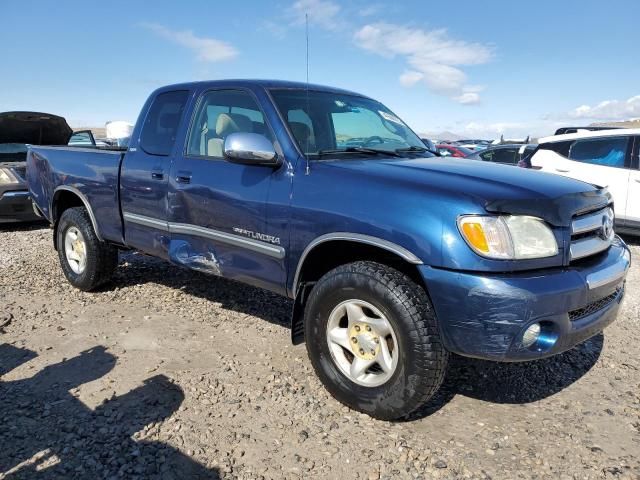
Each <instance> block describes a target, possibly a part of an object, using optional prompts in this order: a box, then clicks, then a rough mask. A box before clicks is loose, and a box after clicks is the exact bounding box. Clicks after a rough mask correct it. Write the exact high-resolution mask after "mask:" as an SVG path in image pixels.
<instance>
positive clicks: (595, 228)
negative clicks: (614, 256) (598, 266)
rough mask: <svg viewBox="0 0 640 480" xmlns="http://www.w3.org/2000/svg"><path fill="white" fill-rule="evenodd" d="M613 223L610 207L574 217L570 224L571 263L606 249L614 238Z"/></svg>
mask: <svg viewBox="0 0 640 480" xmlns="http://www.w3.org/2000/svg"><path fill="white" fill-rule="evenodd" d="M613 222H614V216H613V209H612V208H611V207H605V208H602V209H600V210H597V211H595V212H589V213H586V214H584V215H579V216H576V217H574V219H573V221H572V222H571V248H570V259H571V261H573V260H579V259H581V258H585V257H589V256H591V255H595V254H596V253H600V252H603V251H604V250H606V249H608V248H609V247H610V246H611V242H612V241H613V238H614V236H615V234H614V232H613Z"/></svg>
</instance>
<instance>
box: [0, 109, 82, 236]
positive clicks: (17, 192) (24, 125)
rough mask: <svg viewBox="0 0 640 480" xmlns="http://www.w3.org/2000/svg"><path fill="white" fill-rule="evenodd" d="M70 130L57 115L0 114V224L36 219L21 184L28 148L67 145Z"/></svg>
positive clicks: (24, 185) (29, 113)
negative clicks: (30, 146) (32, 146)
mask: <svg viewBox="0 0 640 480" xmlns="http://www.w3.org/2000/svg"><path fill="white" fill-rule="evenodd" d="M72 134H73V131H72V130H71V127H69V125H68V124H67V121H66V120H65V119H64V118H62V117H59V116H57V115H51V114H48V113H38V112H4V113H0V223H13V222H28V221H34V220H38V219H39V218H40V217H39V216H38V215H37V214H36V213H35V211H34V210H33V207H32V205H31V197H30V195H29V191H28V190H27V185H26V184H25V181H24V177H25V170H26V159H27V149H28V145H67V143H68V142H69V139H70V138H71V135H72Z"/></svg>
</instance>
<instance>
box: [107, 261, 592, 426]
mask: <svg viewBox="0 0 640 480" xmlns="http://www.w3.org/2000/svg"><path fill="white" fill-rule="evenodd" d="M120 263H121V265H120V268H119V269H118V271H117V274H116V277H115V278H114V282H113V283H112V284H111V287H107V288H113V287H114V286H117V287H118V288H124V287H127V286H132V285H138V284H143V283H157V284H160V285H164V286H167V287H170V288H172V289H179V290H181V291H183V292H185V293H188V294H190V295H194V296H196V297H199V298H204V299H206V300H208V301H211V302H218V303H220V304H222V306H223V307H224V308H227V309H230V310H234V311H236V312H239V313H242V314H251V315H254V316H256V317H258V318H260V319H263V320H266V321H268V322H271V323H275V324H277V325H282V326H286V327H289V315H290V313H291V301H290V300H288V299H286V298H283V297H280V296H278V295H276V294H273V293H270V292H267V291H266V290H262V289H259V288H254V287H251V286H248V285H245V284H241V283H237V282H234V281H232V280H227V279H224V278H220V277H215V276H211V275H207V274H204V273H199V272H194V271H191V270H187V269H183V268H179V267H176V266H174V265H171V264H169V263H167V262H164V261H162V260H158V259H155V258H151V257H147V256H145V255H141V254H137V253H131V252H128V253H125V254H124V255H121V262H120ZM603 343H604V336H603V334H599V335H596V336H595V337H593V338H591V339H589V340H587V341H586V342H584V343H582V344H580V345H578V346H576V347H575V348H573V349H571V350H569V351H568V352H565V353H563V354H561V355H556V356H554V357H550V358H546V359H542V360H537V361H531V362H523V363H499V362H490V361H483V360H476V359H470V358H464V357H460V356H457V355H452V356H451V361H450V364H449V370H448V372H447V376H446V378H445V381H444V383H443V385H442V388H441V389H440V390H439V391H438V393H437V394H436V396H435V397H434V398H432V400H431V401H430V402H429V403H428V404H426V405H425V406H424V407H423V408H421V409H420V410H419V411H418V412H416V413H414V414H412V415H411V416H410V417H409V418H408V419H407V420H416V419H420V418H424V417H426V416H429V415H431V414H433V413H435V412H437V411H438V410H440V409H441V408H442V407H443V406H445V405H446V404H447V403H449V402H450V401H451V400H452V399H453V398H454V397H455V396H456V395H465V396H467V397H471V398H476V399H478V400H483V401H486V402H492V403H502V404H526V403H530V402H535V401H538V400H541V399H543V398H546V397H549V396H551V395H554V394H556V393H558V392H560V391H562V390H563V389H565V388H567V387H568V386H569V385H571V384H572V383H574V382H575V381H577V380H579V379H580V378H581V377H582V376H583V375H585V374H586V373H587V372H588V371H589V370H591V368H592V367H593V366H594V365H595V364H596V362H597V361H598V358H599V357H600V353H601V352H602V347H603Z"/></svg>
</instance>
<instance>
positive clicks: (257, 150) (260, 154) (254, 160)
mask: <svg viewBox="0 0 640 480" xmlns="http://www.w3.org/2000/svg"><path fill="white" fill-rule="evenodd" d="M224 156H225V158H226V159H227V160H229V161H230V162H232V163H241V164H244V165H264V166H270V167H277V166H278V165H280V163H281V161H280V159H279V158H278V155H277V154H276V150H275V148H274V147H273V143H271V141H270V140H269V139H268V138H267V137H265V136H264V135H260V134H259V133H248V132H238V133H232V134H230V135H228V136H227V138H225V140H224Z"/></svg>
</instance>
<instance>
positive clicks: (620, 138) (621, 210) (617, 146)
mask: <svg viewBox="0 0 640 480" xmlns="http://www.w3.org/2000/svg"><path fill="white" fill-rule="evenodd" d="M539 142H540V146H539V147H538V149H537V150H536V151H535V152H534V154H533V155H532V156H531V166H532V167H533V168H538V169H540V170H542V171H545V172H551V173H555V174H559V175H563V176H565V177H571V178H575V179H578V180H583V181H585V182H588V183H591V184H593V185H599V186H602V187H606V188H607V189H608V190H609V191H610V192H611V195H612V196H613V200H614V205H615V213H616V228H617V229H618V230H619V231H624V232H627V233H633V234H640V170H639V165H638V163H639V159H638V157H639V151H640V129H612V130H597V131H581V132H577V133H572V134H565V135H554V136H552V137H546V138H541V139H540V140H539Z"/></svg>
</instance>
